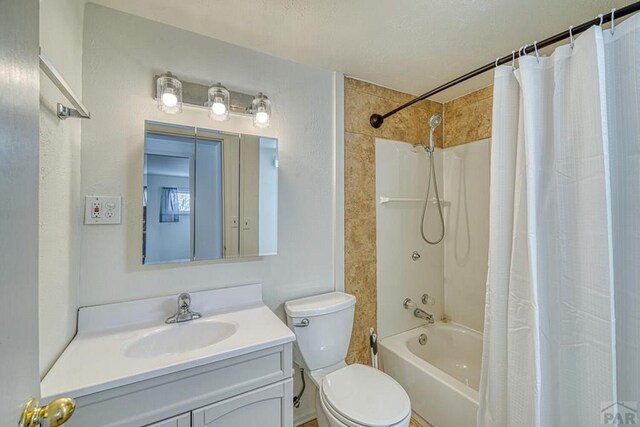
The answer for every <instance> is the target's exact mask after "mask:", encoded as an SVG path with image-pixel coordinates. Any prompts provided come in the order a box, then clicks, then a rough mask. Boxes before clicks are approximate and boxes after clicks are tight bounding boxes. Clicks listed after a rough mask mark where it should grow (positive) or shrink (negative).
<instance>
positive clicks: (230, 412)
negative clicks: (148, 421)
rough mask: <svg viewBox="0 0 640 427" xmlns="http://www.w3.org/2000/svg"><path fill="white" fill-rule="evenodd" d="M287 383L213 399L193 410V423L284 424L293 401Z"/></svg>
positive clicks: (217, 426)
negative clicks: (289, 395) (229, 397)
mask: <svg viewBox="0 0 640 427" xmlns="http://www.w3.org/2000/svg"><path fill="white" fill-rule="evenodd" d="M286 398H287V391H286V386H285V384H275V385H271V386H267V387H264V388H262V389H259V390H255V391H252V392H250V393H245V394H241V395H240V396H236V397H233V398H231V399H227V400H225V401H222V402H219V403H214V404H213V405H209V406H207V407H204V408H201V409H198V410H196V411H193V412H192V413H191V417H192V418H191V426H192V427H229V426H238V427H240V426H242V427H281V426H283V424H282V419H283V418H284V415H285V414H284V413H285V412H286V411H287V408H286V407H287V406H291V405H292V401H291V400H288V399H286Z"/></svg>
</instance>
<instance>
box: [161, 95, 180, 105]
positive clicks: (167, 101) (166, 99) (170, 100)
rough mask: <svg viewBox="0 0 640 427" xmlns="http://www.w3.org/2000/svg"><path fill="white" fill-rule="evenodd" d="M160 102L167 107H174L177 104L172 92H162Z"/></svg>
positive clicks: (176, 98)
mask: <svg viewBox="0 0 640 427" xmlns="http://www.w3.org/2000/svg"><path fill="white" fill-rule="evenodd" d="M162 103H163V104H164V105H166V106H167V107H175V106H176V105H177V104H178V97H177V96H176V95H175V94H173V93H163V94H162Z"/></svg>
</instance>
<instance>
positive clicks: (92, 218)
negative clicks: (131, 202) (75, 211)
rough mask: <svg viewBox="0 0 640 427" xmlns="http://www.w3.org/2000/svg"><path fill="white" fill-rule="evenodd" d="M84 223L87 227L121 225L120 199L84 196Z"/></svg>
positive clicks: (116, 197) (115, 197)
mask: <svg viewBox="0 0 640 427" xmlns="http://www.w3.org/2000/svg"><path fill="white" fill-rule="evenodd" d="M84 223H85V224H87V225H95V224H120V223H122V197H120V196H109V197H104V196H86V197H85V203H84Z"/></svg>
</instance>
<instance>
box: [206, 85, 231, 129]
mask: <svg viewBox="0 0 640 427" xmlns="http://www.w3.org/2000/svg"><path fill="white" fill-rule="evenodd" d="M229 101H230V98H229V91H228V90H227V88H226V87H224V86H222V84H221V83H220V82H218V83H216V84H214V85H213V86H211V87H210V88H209V91H208V93H207V103H206V104H205V105H206V106H207V107H209V117H211V118H212V119H213V120H215V121H217V122H223V121H225V120H228V119H229V109H230V104H229Z"/></svg>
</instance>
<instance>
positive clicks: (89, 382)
mask: <svg viewBox="0 0 640 427" xmlns="http://www.w3.org/2000/svg"><path fill="white" fill-rule="evenodd" d="M176 297H177V296H169V297H161V298H153V299H149V300H140V301H131V302H126V303H119V304H108V305H103V306H96V307H87V308H81V309H80V312H79V316H78V318H79V320H78V334H77V335H76V337H75V338H74V339H73V340H72V341H71V343H70V344H69V346H68V347H67V348H66V350H65V351H64V352H63V353H62V355H61V356H60V358H59V359H58V360H57V361H56V363H55V364H54V365H53V367H52V368H51V370H50V371H49V372H48V373H47V375H46V376H45V377H44V379H43V380H42V382H41V394H42V399H43V401H49V400H51V399H54V398H56V397H58V396H67V397H72V398H77V397H81V396H85V395H88V394H91V393H96V392H100V391H104V390H108V389H111V388H115V387H120V386H124V385H127V384H131V383H135V382H138V381H143V380H147V379H151V378H155V377H158V376H161V375H166V374H170V373H173V372H177V371H181V370H184V369H189V368H194V367H197V366H202V365H205V364H208V363H212V362H217V361H220V360H224V359H228V358H231V357H236V356H240V355H243V354H247V353H251V352H254V351H258V350H262V349H265V348H269V347H273V346H276V345H281V344H285V343H289V342H292V341H294V340H295V335H294V334H293V332H291V330H290V329H289V328H288V327H287V326H286V325H285V324H284V323H283V322H282V321H281V320H280V319H279V318H278V317H277V316H276V315H275V314H274V313H273V312H272V311H271V310H270V309H269V308H268V307H267V306H265V305H264V304H263V303H262V300H261V287H260V285H246V286H238V287H234V288H226V289H217V290H212V291H205V292H194V293H192V294H191V298H192V303H191V308H192V310H193V311H197V312H200V313H202V315H203V317H202V318H201V319H197V320H192V321H190V322H186V323H183V324H172V325H167V324H165V323H164V320H165V318H166V317H168V316H170V315H172V314H174V313H175V311H176ZM171 307H173V308H171ZM212 319H215V320H219V321H223V322H229V323H233V324H235V325H236V326H237V332H236V333H235V334H233V335H231V336H230V337H228V338H226V339H224V340H222V341H220V342H217V343H215V344H212V345H210V346H207V347H203V348H200V349H196V350H192V351H189V352H185V353H179V354H165V355H159V356H157V357H156V356H154V357H144V358H132V357H127V356H125V354H124V352H123V348H124V347H125V346H127V345H128V344H129V343H131V342H132V341H135V340H136V339H139V338H141V337H143V336H146V335H148V334H150V333H153V332H156V331H159V330H162V329H166V328H180V327H181V326H183V325H186V324H188V323H196V322H206V321H209V320H212Z"/></svg>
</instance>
